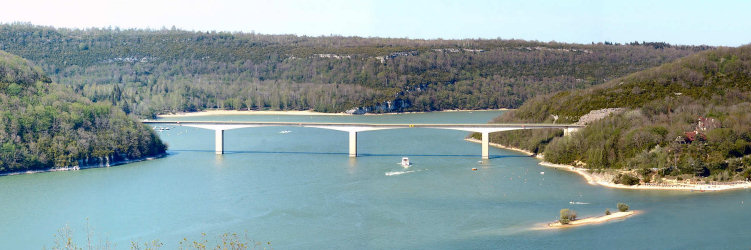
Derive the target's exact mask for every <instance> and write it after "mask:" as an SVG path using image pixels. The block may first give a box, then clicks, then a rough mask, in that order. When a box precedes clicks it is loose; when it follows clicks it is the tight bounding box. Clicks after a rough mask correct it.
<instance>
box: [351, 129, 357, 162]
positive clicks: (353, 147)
mask: <svg viewBox="0 0 751 250" xmlns="http://www.w3.org/2000/svg"><path fill="white" fill-rule="evenodd" d="M349 157H357V132H355V131H349Z"/></svg>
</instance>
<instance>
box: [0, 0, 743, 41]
mask: <svg viewBox="0 0 751 250" xmlns="http://www.w3.org/2000/svg"><path fill="white" fill-rule="evenodd" d="M0 2H1V3H0V23H11V22H17V21H18V22H30V23H32V24H36V25H49V26H55V27H66V28H89V27H110V26H111V27H120V28H152V29H160V28H162V27H167V28H170V27H172V26H175V27H177V28H180V29H184V30H196V31H198V30H200V31H211V30H215V31H243V32H251V31H255V32H257V33H263V34H297V35H310V36H319V35H332V34H334V35H345V36H362V37H408V38H426V39H432V38H443V39H461V38H504V39H511V38H516V39H524V40H539V41H559V42H571V43H590V42H602V41H611V42H621V43H624V42H630V41H657V42H668V43H671V44H693V45H699V44H707V45H723V46H739V45H743V44H749V43H751V16H750V15H751V1H749V0H719V1H709V0H706V1H700V0H665V1H660V0H628V1H624V0H621V1H595V0H572V1H563V0H560V1H553V0H526V1H524V0H520V1H506V0H498V1H492V0H462V1H447V0H416V1H408V0H401V1H399V0H362V1H355V0H353V1H346V0H328V1H307V0H281V1H271V0H268V1H267V0H248V1H242V0H213V1H212V0H202V1H196V0H116V1H107V0H72V1H61V0H0Z"/></svg>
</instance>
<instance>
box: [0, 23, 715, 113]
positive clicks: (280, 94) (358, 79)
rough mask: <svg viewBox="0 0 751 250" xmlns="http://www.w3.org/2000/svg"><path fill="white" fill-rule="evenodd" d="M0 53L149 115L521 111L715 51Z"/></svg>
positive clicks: (345, 48) (290, 45)
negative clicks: (530, 102) (538, 101)
mask: <svg viewBox="0 0 751 250" xmlns="http://www.w3.org/2000/svg"><path fill="white" fill-rule="evenodd" d="M0 49H2V50H6V51H9V52H11V53H16V54H18V55H20V56H23V57H25V58H28V59H29V60H31V61H34V62H35V63H37V64H38V65H40V66H42V67H43V68H44V69H45V71H46V72H49V73H51V74H52V75H51V76H52V77H53V78H54V79H55V80H56V81H57V82H60V83H64V84H68V85H71V86H74V88H75V90H76V91H77V92H78V93H80V94H82V95H84V96H85V97H88V98H90V99H91V100H93V101H95V102H99V101H110V102H113V103H115V104H116V105H117V106H119V107H121V108H123V109H124V110H125V111H126V112H133V113H136V114H138V115H142V116H152V115H153V114H155V113H167V112H176V111H195V110H201V109H207V108H218V109H314V110H316V111H323V112H341V111H345V110H348V109H352V108H355V107H363V109H362V110H361V111H369V112H390V111H430V110H442V109H488V108H515V107H518V106H519V105H521V104H522V103H523V102H524V101H525V100H527V99H529V98H531V97H534V96H536V95H541V94H547V93H553V92H556V91H559V90H566V89H581V88H585V87H588V86H591V85H596V84H602V83H604V82H605V81H606V80H608V79H613V78H616V77H620V76H624V75H626V74H628V73H632V72H636V71H639V70H643V69H646V68H649V67H653V66H657V65H660V64H662V63H664V62H669V61H672V60H675V59H677V58H680V57H683V56H686V55H689V54H692V53H695V52H697V51H701V50H705V49H708V47H705V46H698V47H692V46H671V45H669V44H664V43H635V44H631V45H610V44H591V45H581V44H563V43H555V42H551V43H542V42H535V41H520V40H502V39H490V40H485V39H479V40H410V39H384V38H360V37H336V36H332V37H305V36H303V37H299V36H292V35H259V34H253V33H251V34H246V33H226V32H190V31H181V30H166V29H165V30H119V29H89V30H70V29H54V28H49V27H41V26H33V25H28V24H10V25H0Z"/></svg>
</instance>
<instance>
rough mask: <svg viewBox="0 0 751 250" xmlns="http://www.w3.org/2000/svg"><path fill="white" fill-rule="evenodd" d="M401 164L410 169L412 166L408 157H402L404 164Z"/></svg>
mask: <svg viewBox="0 0 751 250" xmlns="http://www.w3.org/2000/svg"><path fill="white" fill-rule="evenodd" d="M401 164H402V167H405V168H408V167H409V165H410V164H409V158H407V157H402V162H401Z"/></svg>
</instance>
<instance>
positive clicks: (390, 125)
mask: <svg viewBox="0 0 751 250" xmlns="http://www.w3.org/2000/svg"><path fill="white" fill-rule="evenodd" d="M143 123H146V124H171V125H250V126H298V127H313V126H315V127H319V126H320V127H322V126H335V127H373V128H520V127H522V128H530V129H540V128H582V127H584V126H583V125H576V124H550V123H477V124H472V123H457V124H452V123H335V122H249V121H159V120H145V121H143Z"/></svg>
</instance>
